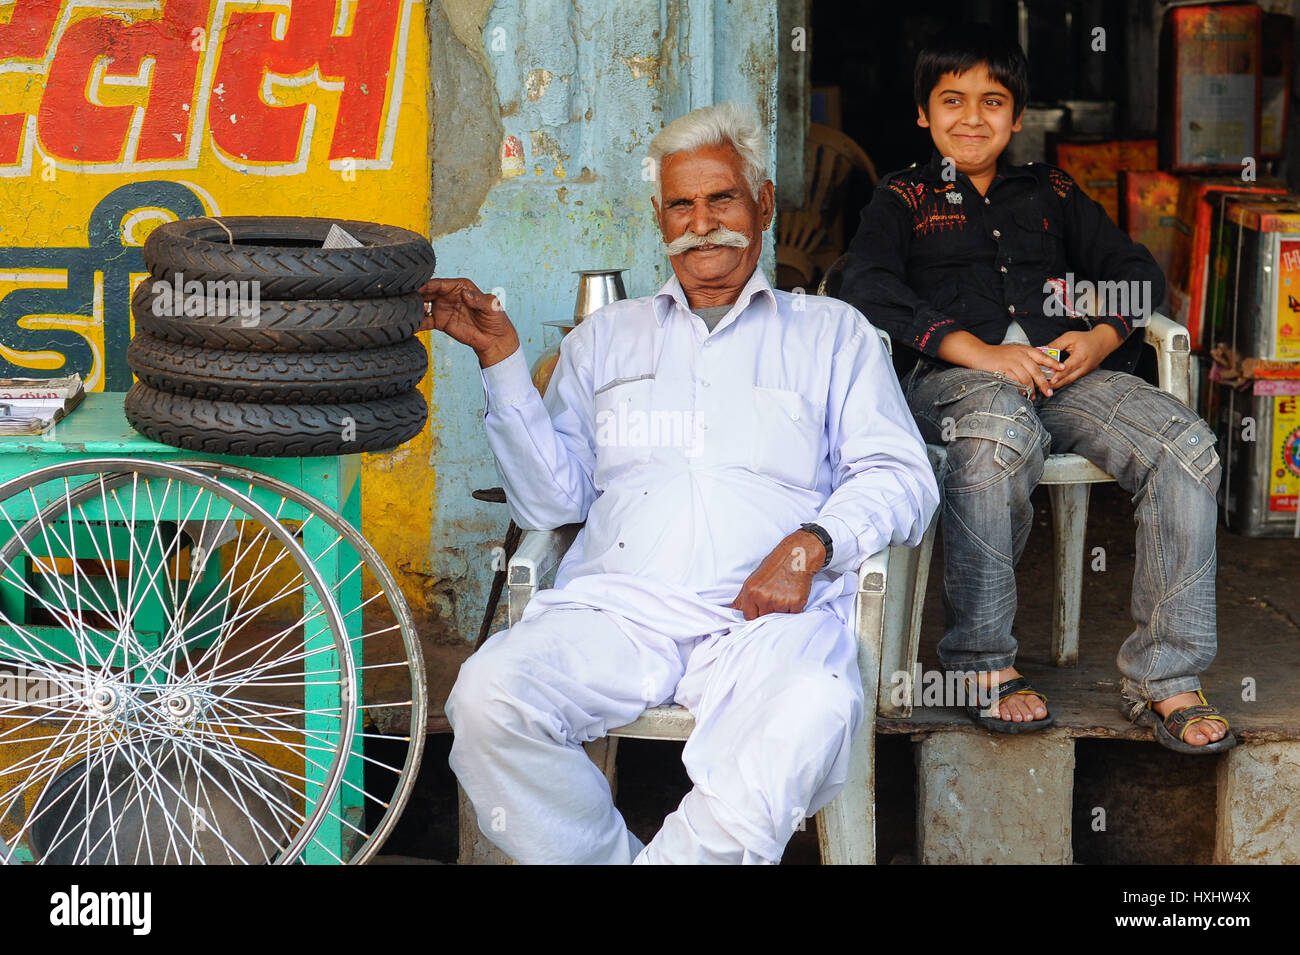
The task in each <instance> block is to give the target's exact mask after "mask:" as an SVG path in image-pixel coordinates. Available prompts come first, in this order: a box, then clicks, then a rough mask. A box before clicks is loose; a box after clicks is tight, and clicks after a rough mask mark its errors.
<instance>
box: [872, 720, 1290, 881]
mask: <svg viewBox="0 0 1300 955" xmlns="http://www.w3.org/2000/svg"><path fill="white" fill-rule="evenodd" d="M900 742H901V741H900ZM1079 746H1086V747H1088V751H1087V756H1086V758H1079V754H1078V753H1077V752H1076V747H1079ZM912 750H913V757H914V760H915V774H916V776H915V806H916V817H915V826H916V840H915V847H914V850H913V852H912V853H910V854H909V855H910V860H909V861H913V860H914V861H917V862H920V863H922V864H926V865H937V864H966V865H991V864H1035V863H1047V864H1056V865H1061V864H1069V863H1072V862H1075V861H1090V862H1119V863H1125V862H1127V863H1135V862H1137V863H1140V862H1155V861H1162V862H1174V863H1184V864H1187V863H1208V862H1213V863H1215V864H1240V863H1255V864H1271V865H1295V864H1300V742H1296V741H1285V742H1262V743H1252V744H1244V745H1239V746H1237V747H1236V748H1234V749H1232V750H1229V751H1228V752H1226V753H1222V754H1218V755H1212V756H1205V757H1192V756H1181V755H1179V754H1176V753H1171V752H1169V751H1167V750H1164V749H1162V748H1160V747H1158V746H1156V745H1155V744H1130V743H1122V742H1097V741H1095V740H1092V739H1084V740H1082V741H1080V739H1079V738H1078V737H1077V736H1075V735H1072V734H1071V733H1070V731H1068V730H1061V729H1055V728H1054V729H1051V730H1046V731H1043V732H1039V733H1032V734H1026V735H1009V734H1008V735H1000V736H999V735H994V734H992V733H987V732H983V731H974V730H971V731H951V732H932V733H929V734H918V735H917V736H914V737H913V738H912ZM1085 773H1086V776H1085V775H1081V774H1085ZM877 778H879V779H881V780H882V786H887V785H889V784H888V782H886V780H888V778H889V777H888V774H887V773H885V772H881V773H879V775H878V777H877ZM881 797H882V798H884V799H886V800H888V799H889V794H888V793H881ZM879 825H886V826H888V825H890V820H888V819H887V818H886V819H882V821H881V823H879ZM1076 850H1078V851H1076ZM1080 855H1082V856H1086V858H1085V859H1082V860H1079V859H1077V858H1076V856H1080ZM880 861H882V862H885V861H890V860H889V859H888V858H882V859H881V860H880Z"/></svg>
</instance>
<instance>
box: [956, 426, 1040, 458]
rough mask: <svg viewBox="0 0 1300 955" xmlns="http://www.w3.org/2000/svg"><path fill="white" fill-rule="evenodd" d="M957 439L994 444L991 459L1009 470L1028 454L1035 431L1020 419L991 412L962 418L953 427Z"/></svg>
mask: <svg viewBox="0 0 1300 955" xmlns="http://www.w3.org/2000/svg"><path fill="white" fill-rule="evenodd" d="M955 431H956V436H957V437H958V438H979V439H981V440H983V441H988V442H990V443H992V445H993V460H994V462H996V463H997V465H998V467H1000V468H1001V469H1002V470H1011V469H1012V468H1014V467H1016V465H1018V464H1019V463H1020V460H1021V458H1023V457H1024V456H1025V455H1026V454H1028V453H1029V451H1030V449H1031V447H1032V445H1033V442H1034V440H1035V429H1034V428H1033V427H1031V426H1030V425H1028V424H1026V423H1025V422H1024V421H1022V420H1021V419H1020V418H1017V417H1011V416H1008V415H1000V414H993V413H992V412H976V413H973V414H968V415H965V416H964V417H962V419H961V420H960V421H958V422H957V425H956V429H955Z"/></svg>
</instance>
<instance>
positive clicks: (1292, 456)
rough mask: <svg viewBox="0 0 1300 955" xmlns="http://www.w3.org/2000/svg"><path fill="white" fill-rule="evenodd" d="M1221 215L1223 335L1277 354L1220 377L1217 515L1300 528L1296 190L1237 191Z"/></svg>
mask: <svg viewBox="0 0 1300 955" xmlns="http://www.w3.org/2000/svg"><path fill="white" fill-rule="evenodd" d="M1224 223H1225V232H1226V233H1227V237H1226V241H1227V243H1228V244H1229V247H1230V251H1229V266H1228V270H1227V271H1228V274H1229V280H1228V294H1229V296H1230V299H1231V301H1230V304H1229V306H1228V308H1227V310H1226V315H1225V324H1224V328H1223V336H1224V338H1225V340H1226V341H1228V342H1231V344H1232V348H1233V350H1234V351H1235V353H1236V355H1237V357H1238V359H1239V360H1240V359H1244V358H1248V357H1253V358H1259V359H1263V360H1266V361H1272V362H1275V363H1277V362H1280V363H1284V364H1278V365H1274V367H1273V370H1272V371H1271V372H1270V374H1269V376H1268V377H1257V378H1255V379H1254V380H1253V381H1252V382H1251V384H1250V386H1249V387H1247V388H1246V389H1243V390H1237V389H1235V388H1231V387H1228V386H1224V385H1221V386H1219V395H1218V405H1219V407H1218V414H1217V416H1216V417H1217V419H1218V429H1219V435H1220V445H1221V455H1222V457H1223V460H1224V478H1223V484H1222V486H1221V489H1220V499H1221V501H1222V504H1223V509H1224V519H1225V521H1226V523H1227V525H1228V526H1229V527H1230V528H1232V529H1233V530H1235V531H1238V532H1240V533H1242V534H1245V535H1246V536H1248V537H1291V536H1300V512H1298V511H1297V508H1296V501H1297V498H1298V497H1300V196H1287V197H1283V198H1282V199H1280V200H1279V199H1278V198H1277V197H1269V196H1263V197H1248V198H1239V199H1236V200H1234V201H1231V202H1228V203H1227V204H1226V212H1225V216H1224ZM1285 363H1292V364H1290V365H1288V364H1285Z"/></svg>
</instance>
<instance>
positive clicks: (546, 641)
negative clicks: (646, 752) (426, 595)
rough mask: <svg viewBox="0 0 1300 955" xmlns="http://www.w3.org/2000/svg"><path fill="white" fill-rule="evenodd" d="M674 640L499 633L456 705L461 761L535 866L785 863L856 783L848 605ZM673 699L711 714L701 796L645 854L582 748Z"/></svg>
mask: <svg viewBox="0 0 1300 955" xmlns="http://www.w3.org/2000/svg"><path fill="white" fill-rule="evenodd" d="M840 604H841V606H840V609H839V610H838V611H837V610H836V608H835V605H834V604H825V605H822V606H820V607H817V608H814V609H811V610H806V611H804V612H803V613H798V614H767V615H765V616H762V617H759V618H757V619H756V620H753V621H749V622H745V623H741V624H738V625H735V626H733V627H731V628H730V629H727V630H723V631H720V632H716V633H713V634H707V635H703V636H688V637H683V636H668V635H664V634H662V633H659V632H655V630H652V629H650V628H647V627H645V626H642V625H639V624H635V623H632V622H630V621H628V620H627V619H626V618H624V617H621V616H619V615H618V614H616V613H613V612H611V611H609V610H602V609H595V608H551V609H546V610H543V611H542V612H541V613H537V614H534V615H532V616H528V615H525V617H524V618H523V619H522V620H520V621H519V622H518V623H516V624H515V625H514V626H513V627H511V628H509V629H508V630H503V631H501V632H500V633H497V634H495V635H494V636H493V637H492V638H491V639H489V640H488V641H487V642H486V643H484V645H483V646H482V648H480V649H479V651H478V652H477V653H475V654H474V655H473V656H472V657H470V658H469V659H468V660H467V661H466V662H465V664H464V665H463V666H462V667H461V670H460V675H459V677H458V678H457V680H456V685H455V686H454V687H453V689H452V692H451V696H450V698H449V699H448V700H447V710H446V712H447V717H448V719H449V721H450V722H451V725H452V729H453V731H454V733H455V740H454V742H453V745H452V750H451V767H452V769H453V771H454V772H455V773H456V776H457V778H458V779H459V780H460V783H461V785H462V786H463V787H464V789H465V792H466V793H467V794H468V796H469V798H470V800H471V801H472V802H473V804H474V808H475V811H476V814H477V817H478V823H479V828H480V829H481V830H482V831H483V833H484V834H485V835H486V836H487V837H488V838H489V839H491V840H492V842H493V843H495V844H496V845H497V846H498V847H499V848H500V849H501V850H502V851H503V852H505V853H506V854H507V855H509V856H510V857H511V858H513V859H514V860H515V861H517V862H520V863H612V864H618V863H628V862H633V861H635V862H638V863H776V862H778V861H780V858H781V855H782V853H783V852H784V850H785V845H786V843H787V842H788V841H789V839H790V836H791V835H792V834H793V833H794V832H795V830H797V829H798V828H800V827H801V826H802V824H803V821H804V819H805V818H806V817H809V816H811V815H812V814H813V813H815V812H816V811H817V810H818V809H820V808H821V807H822V806H824V805H826V804H827V803H828V802H830V801H831V799H832V798H834V796H835V795H836V793H838V792H839V790H840V789H841V788H842V787H843V785H844V782H845V779H846V778H847V776H848V766H849V750H850V743H851V741H852V739H853V735H854V734H855V733H856V732H857V730H858V728H859V726H860V725H861V723H862V718H863V694H862V685H861V681H860V679H859V676H858V666H857V643H856V640H855V638H854V636H853V633H852V631H851V629H850V628H849V626H848V625H847V624H846V623H845V620H844V619H843V612H844V610H845V609H847V606H848V604H847V602H843V601H842V602H840ZM668 701H675V702H677V703H679V704H681V705H682V706H685V707H686V708H687V709H688V710H690V711H691V713H692V714H693V715H694V717H695V730H694V732H693V733H692V734H691V737H690V739H689V740H688V741H687V743H686V748H685V750H684V752H683V754H682V762H683V764H684V765H685V767H686V771H687V773H688V774H689V776H690V778H691V781H692V783H693V784H694V788H692V789H691V791H690V792H689V793H687V795H686V797H685V798H684V799H683V800H682V802H681V804H680V805H679V806H678V808H677V810H676V811H675V812H673V813H672V814H671V815H669V816H668V818H667V819H666V820H664V824H663V828H661V829H660V830H659V833H658V834H657V835H656V836H655V837H654V838H653V839H652V840H651V842H650V844H649V845H646V846H643V845H642V844H641V842H640V840H638V839H637V838H636V837H635V836H634V835H632V833H631V832H629V831H628V828H627V825H626V824H625V823H624V821H623V817H622V815H621V814H620V813H619V811H618V810H617V809H616V808H615V807H614V803H613V799H612V798H611V795H610V789H609V784H608V783H607V782H606V780H605V777H604V775H603V774H602V773H601V771H600V770H599V769H598V768H597V766H596V764H595V763H593V762H592V761H591V759H590V758H588V756H587V754H586V752H585V751H584V750H583V748H582V744H583V743H584V742H588V741H590V740H593V739H598V738H600V737H602V736H604V735H605V734H606V733H607V732H608V731H609V730H610V729H612V728H616V727H619V726H623V725H626V724H627V723H630V722H632V721H633V720H635V719H636V718H637V717H638V716H640V715H641V712H642V710H643V709H644V708H645V707H647V706H652V705H656V704H660V703H664V702H668Z"/></svg>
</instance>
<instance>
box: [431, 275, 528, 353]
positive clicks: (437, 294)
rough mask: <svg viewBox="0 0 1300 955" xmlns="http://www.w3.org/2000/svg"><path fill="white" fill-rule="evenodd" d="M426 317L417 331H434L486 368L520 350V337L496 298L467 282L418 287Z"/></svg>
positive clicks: (449, 281) (441, 281) (439, 281)
mask: <svg viewBox="0 0 1300 955" xmlns="http://www.w3.org/2000/svg"><path fill="white" fill-rule="evenodd" d="M420 294H421V295H422V296H423V297H424V301H425V312H426V315H427V317H426V318H425V320H424V323H423V324H422V325H421V326H420V328H419V331H422V332H424V331H429V330H430V329H433V328H436V329H437V330H438V331H440V332H446V333H447V334H448V335H450V336H451V337H452V338H454V339H456V341H458V342H462V343H463V344H466V345H468V346H469V347H470V348H472V349H474V353H475V354H476V355H478V360H479V365H480V366H481V367H483V368H487V367H488V366H489V365H495V364H496V363H497V362H499V361H501V360H502V359H503V358H509V357H510V355H511V354H513V353H514V351H515V349H516V348H518V347H519V335H518V333H517V332H516V331H515V327H514V325H512V324H511V323H510V319H509V318H508V317H507V316H506V313H505V310H504V309H502V308H501V303H500V302H499V301H498V300H497V297H496V296H495V295H487V294H485V293H483V292H480V291H479V290H478V287H477V286H476V285H475V284H474V283H473V282H471V281H470V280H469V279H430V280H429V281H428V282H426V283H425V284H424V285H422V286H421V287H420Z"/></svg>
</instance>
